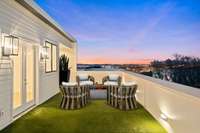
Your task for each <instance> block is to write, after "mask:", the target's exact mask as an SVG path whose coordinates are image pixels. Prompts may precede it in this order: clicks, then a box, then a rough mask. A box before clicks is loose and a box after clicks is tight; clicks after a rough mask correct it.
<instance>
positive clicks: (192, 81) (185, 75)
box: [151, 54, 200, 88]
mask: <svg viewBox="0 0 200 133" xmlns="http://www.w3.org/2000/svg"><path fill="white" fill-rule="evenodd" d="M151 67H152V68H153V70H152V76H153V77H155V78H159V79H163V80H168V81H172V82H176V83H180V84H184V85H188V86H192V87H198V88H200V58H198V57H190V56H183V55H179V54H175V55H174V59H167V60H165V61H157V60H155V61H153V62H151Z"/></svg>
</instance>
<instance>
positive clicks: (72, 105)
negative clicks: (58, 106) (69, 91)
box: [71, 98, 74, 109]
mask: <svg viewBox="0 0 200 133" xmlns="http://www.w3.org/2000/svg"><path fill="white" fill-rule="evenodd" d="M71 100H72V103H71V109H74V98H71Z"/></svg>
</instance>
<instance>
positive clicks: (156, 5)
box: [35, 0, 200, 63]
mask: <svg viewBox="0 0 200 133" xmlns="http://www.w3.org/2000/svg"><path fill="white" fill-rule="evenodd" d="M35 1H36V2H37V3H38V4H39V5H40V6H41V7H42V8H43V9H44V10H45V11H46V12H47V13H48V14H49V15H50V16H51V17H52V18H53V19H55V20H56V21H57V22H58V23H59V24H60V25H61V26H62V27H63V28H64V30H65V31H67V32H69V33H70V34H72V35H73V36H74V37H75V38H76V39H77V40H78V62H79V63H149V62H150V61H151V60H154V59H160V60H163V59H166V58H171V57H172V55H173V54H175V53H179V54H183V55H190V56H198V57H200V52H199V51H200V1H199V0H35Z"/></svg>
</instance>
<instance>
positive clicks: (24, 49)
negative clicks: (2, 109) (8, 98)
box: [11, 42, 35, 116]
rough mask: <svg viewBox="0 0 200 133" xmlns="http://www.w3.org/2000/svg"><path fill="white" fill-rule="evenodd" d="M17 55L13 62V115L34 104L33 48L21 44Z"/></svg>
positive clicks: (26, 44) (23, 43) (29, 45)
mask: <svg viewBox="0 0 200 133" xmlns="http://www.w3.org/2000/svg"><path fill="white" fill-rule="evenodd" d="M20 44H21V45H20V49H19V55H18V56H13V57H11V58H12V60H13V110H14V112H13V115H14V116H16V115H18V114H20V113H21V112H23V111H25V110H26V109H28V108H30V107H31V106H33V105H34V104H35V89H34V88H35V83H34V81H35V80H34V79H35V73H34V62H35V59H34V57H35V56H34V46H33V45H31V44H29V43H26V42H21V43H20Z"/></svg>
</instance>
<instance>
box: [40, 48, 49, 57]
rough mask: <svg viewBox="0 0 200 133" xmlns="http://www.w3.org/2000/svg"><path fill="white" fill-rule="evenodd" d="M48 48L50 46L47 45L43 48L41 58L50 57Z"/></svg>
mask: <svg viewBox="0 0 200 133" xmlns="http://www.w3.org/2000/svg"><path fill="white" fill-rule="evenodd" d="M48 49H49V47H48V46H46V45H45V46H43V47H42V48H41V58H40V59H41V60H44V59H48V58H49V55H48Z"/></svg>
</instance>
